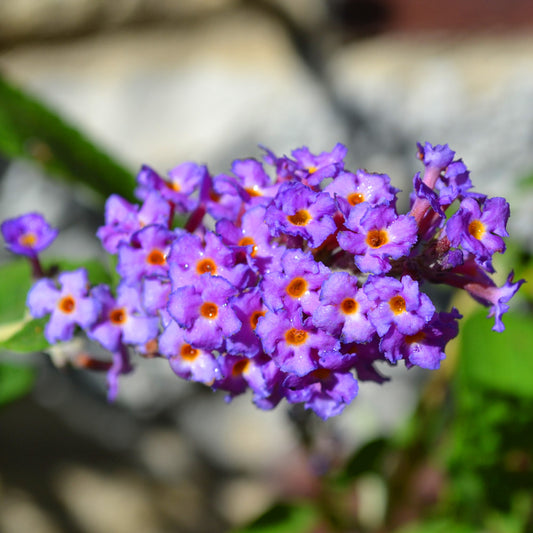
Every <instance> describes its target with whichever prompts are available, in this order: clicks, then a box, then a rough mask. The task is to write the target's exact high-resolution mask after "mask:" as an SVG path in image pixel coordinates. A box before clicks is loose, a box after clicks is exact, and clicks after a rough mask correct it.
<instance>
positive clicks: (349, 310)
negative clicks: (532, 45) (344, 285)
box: [341, 298, 357, 315]
mask: <svg viewBox="0 0 533 533" xmlns="http://www.w3.org/2000/svg"><path fill="white" fill-rule="evenodd" d="M341 311H342V312H343V313H344V314H345V315H351V314H353V313H355V312H356V311H357V302H356V301H355V300H354V299H353V298H344V300H343V301H342V302H341Z"/></svg>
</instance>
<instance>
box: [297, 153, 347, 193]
mask: <svg viewBox="0 0 533 533" xmlns="http://www.w3.org/2000/svg"><path fill="white" fill-rule="evenodd" d="M347 152H348V150H347V148H346V146H344V145H343V144H341V143H337V144H336V145H335V146H334V148H333V150H332V151H331V152H322V153H321V154H319V155H315V154H312V153H311V152H310V151H309V148H307V146H302V147H301V148H297V149H296V150H293V151H292V156H293V157H294V159H295V160H296V162H297V164H298V165H297V168H296V169H295V171H294V175H295V177H297V178H299V179H301V180H303V181H304V182H305V183H306V184H307V185H310V186H312V187H313V186H318V185H319V184H320V182H321V181H322V180H324V179H326V178H334V177H335V176H336V175H337V174H338V173H339V172H340V171H341V170H343V169H344V158H345V157H346V154H347Z"/></svg>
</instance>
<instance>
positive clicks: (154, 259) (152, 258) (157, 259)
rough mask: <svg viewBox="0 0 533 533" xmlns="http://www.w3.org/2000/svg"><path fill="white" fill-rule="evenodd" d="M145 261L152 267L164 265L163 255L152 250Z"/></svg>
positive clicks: (158, 251) (159, 251)
mask: <svg viewBox="0 0 533 533" xmlns="http://www.w3.org/2000/svg"><path fill="white" fill-rule="evenodd" d="M146 261H147V262H148V263H150V264H151V265H154V266H161V265H164V264H165V263H166V259H165V254H164V253H163V252H162V251H161V250H157V249H154V250H152V251H151V252H150V253H149V254H148V257H147V258H146Z"/></svg>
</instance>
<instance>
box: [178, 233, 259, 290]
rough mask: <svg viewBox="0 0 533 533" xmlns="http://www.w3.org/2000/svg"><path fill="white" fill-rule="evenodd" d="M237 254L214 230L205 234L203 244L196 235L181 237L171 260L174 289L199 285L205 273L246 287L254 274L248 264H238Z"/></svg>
mask: <svg viewBox="0 0 533 533" xmlns="http://www.w3.org/2000/svg"><path fill="white" fill-rule="evenodd" d="M236 255H237V254H236V251H235V249H231V248H229V247H228V246H225V245H224V243H223V242H222V240H221V238H220V237H218V236H217V235H215V234H214V233H213V232H211V231H208V232H206V234H205V236H204V242H202V239H200V237H198V236H197V235H192V234H190V233H184V234H182V235H180V236H179V237H178V239H176V241H174V243H173V244H172V247H171V250H170V254H169V257H168V264H169V266H170V272H169V275H170V280H171V282H172V289H173V290H175V289H177V288H178V287H182V286H184V285H195V284H198V283H199V282H200V278H201V277H202V276H203V275H204V274H209V275H211V276H221V277H223V278H224V279H226V280H227V281H229V282H230V283H231V284H232V285H234V286H236V287H240V286H243V285H246V284H247V282H248V281H249V278H250V276H251V274H252V273H251V270H250V268H249V267H248V265H247V264H245V263H237V260H236Z"/></svg>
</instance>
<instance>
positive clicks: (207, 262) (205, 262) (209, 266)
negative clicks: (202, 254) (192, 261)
mask: <svg viewBox="0 0 533 533" xmlns="http://www.w3.org/2000/svg"><path fill="white" fill-rule="evenodd" d="M196 272H198V274H205V273H206V272H209V274H212V275H213V276H214V275H215V274H216V273H217V265H216V263H215V262H214V261H213V260H212V259H210V258H206V259H202V260H201V261H198V263H196Z"/></svg>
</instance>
